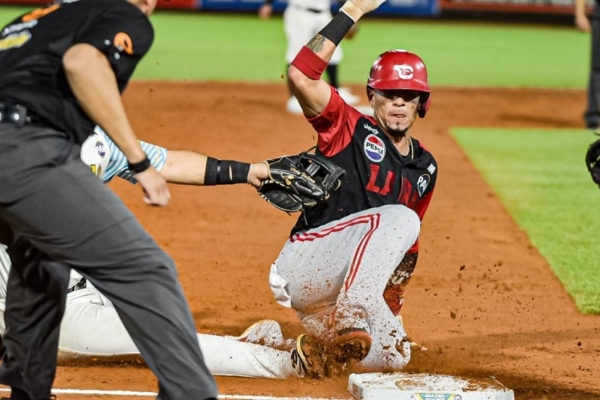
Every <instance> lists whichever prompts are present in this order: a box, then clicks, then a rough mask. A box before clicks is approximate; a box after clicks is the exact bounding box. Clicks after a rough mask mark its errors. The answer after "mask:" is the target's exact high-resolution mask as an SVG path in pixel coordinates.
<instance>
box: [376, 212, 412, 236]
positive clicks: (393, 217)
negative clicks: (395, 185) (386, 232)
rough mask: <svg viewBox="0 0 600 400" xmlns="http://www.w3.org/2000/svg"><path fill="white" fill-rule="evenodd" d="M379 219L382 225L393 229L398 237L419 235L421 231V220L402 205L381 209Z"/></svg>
mask: <svg viewBox="0 0 600 400" xmlns="http://www.w3.org/2000/svg"><path fill="white" fill-rule="evenodd" d="M381 208H382V212H381V218H382V222H383V224H386V225H390V226H392V227H393V231H395V232H397V233H398V234H399V235H403V234H406V233H409V234H411V235H415V239H416V237H417V236H418V235H419V232H420V231H421V220H420V219H419V216H418V215H417V213H416V212H414V211H413V210H411V209H410V208H408V207H405V206H402V205H389V206H384V207H381Z"/></svg>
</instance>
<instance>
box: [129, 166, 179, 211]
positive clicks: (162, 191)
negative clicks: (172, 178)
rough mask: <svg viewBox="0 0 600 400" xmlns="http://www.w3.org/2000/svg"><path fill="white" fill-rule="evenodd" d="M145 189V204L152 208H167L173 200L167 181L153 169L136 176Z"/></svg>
mask: <svg viewBox="0 0 600 400" xmlns="http://www.w3.org/2000/svg"><path fill="white" fill-rule="evenodd" d="M135 179H136V180H137V181H138V182H139V183H140V185H142V188H143V189H144V202H145V203H146V204H148V205H151V206H160V207H162V206H166V205H167V203H168V202H169V199H170V198H171V193H170V192H169V187H168V186H167V181H166V180H165V178H163V177H162V175H160V174H159V173H158V172H156V170H155V169H154V168H153V167H150V168H148V169H147V170H145V171H144V172H140V173H138V174H135Z"/></svg>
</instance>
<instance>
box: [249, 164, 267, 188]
mask: <svg viewBox="0 0 600 400" xmlns="http://www.w3.org/2000/svg"><path fill="white" fill-rule="evenodd" d="M265 179H269V166H268V165H267V164H266V163H264V162H261V163H256V164H250V171H248V183H249V184H250V185H252V186H253V187H255V188H256V189H258V188H259V187H260V184H261V182H262V181H264V180H265Z"/></svg>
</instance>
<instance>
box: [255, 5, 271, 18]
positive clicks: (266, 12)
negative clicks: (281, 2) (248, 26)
mask: <svg viewBox="0 0 600 400" xmlns="http://www.w3.org/2000/svg"><path fill="white" fill-rule="evenodd" d="M271 14H273V6H272V5H271V4H263V5H262V6H261V7H260V8H259V9H258V16H259V18H260V19H269V18H271Z"/></svg>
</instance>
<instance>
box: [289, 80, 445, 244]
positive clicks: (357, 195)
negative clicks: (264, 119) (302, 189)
mask: <svg viewBox="0 0 600 400" xmlns="http://www.w3.org/2000/svg"><path fill="white" fill-rule="evenodd" d="M309 122H310V123H311V124H312V125H313V127H314V128H315V130H316V131H317V132H318V134H319V138H318V141H317V152H319V153H320V154H322V155H324V156H326V157H328V158H330V159H331V160H332V161H333V162H334V163H335V164H337V165H339V166H340V167H342V168H344V169H345V170H346V175H344V177H343V178H342V186H341V187H340V189H338V190H336V191H334V192H332V193H331V198H330V200H329V202H328V203H326V204H324V205H322V206H320V207H318V208H313V209H309V210H308V211H307V212H305V215H302V216H300V218H299V219H298V222H297V223H296V226H295V227H294V229H293V231H292V234H293V233H296V232H298V231H303V230H307V229H311V228H315V227H318V226H321V225H325V224H327V223H329V222H331V221H335V220H339V219H342V218H344V217H346V216H348V215H350V214H354V213H357V212H360V211H364V210H367V209H369V208H375V207H380V206H384V205H389V204H402V205H404V206H406V207H408V208H410V209H412V210H414V211H415V212H416V213H417V214H418V215H419V218H420V219H421V220H423V216H424V215H425V211H426V210H427V206H428V205H429V202H430V200H431V196H432V194H433V189H434V187H435V182H436V179H437V168H438V167H437V162H436V161H435V159H434V158H433V156H432V155H431V153H430V152H429V151H427V150H426V149H425V148H424V147H422V146H421V144H420V143H419V141H418V140H416V139H414V138H411V140H412V149H413V151H412V152H410V153H409V154H408V155H407V156H402V155H401V154H400V152H399V151H398V150H397V148H396V146H394V144H393V142H392V141H391V140H390V139H389V138H388V137H387V136H386V135H385V134H384V133H383V131H382V130H381V129H380V128H379V127H378V126H377V123H376V122H375V119H374V118H372V117H370V116H367V115H364V114H361V113H360V112H359V111H358V110H356V109H355V108H353V107H350V106H349V105H347V104H346V103H345V102H344V101H343V100H342V99H341V97H340V96H339V95H338V94H337V92H336V91H335V90H334V89H333V88H332V93H331V100H330V101H329V104H328V105H327V107H326V108H325V110H324V111H323V113H321V115H319V116H317V117H315V118H312V119H310V120H309ZM417 246H418V244H416V245H415V246H413V249H411V252H414V251H417V250H418V248H417Z"/></svg>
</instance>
